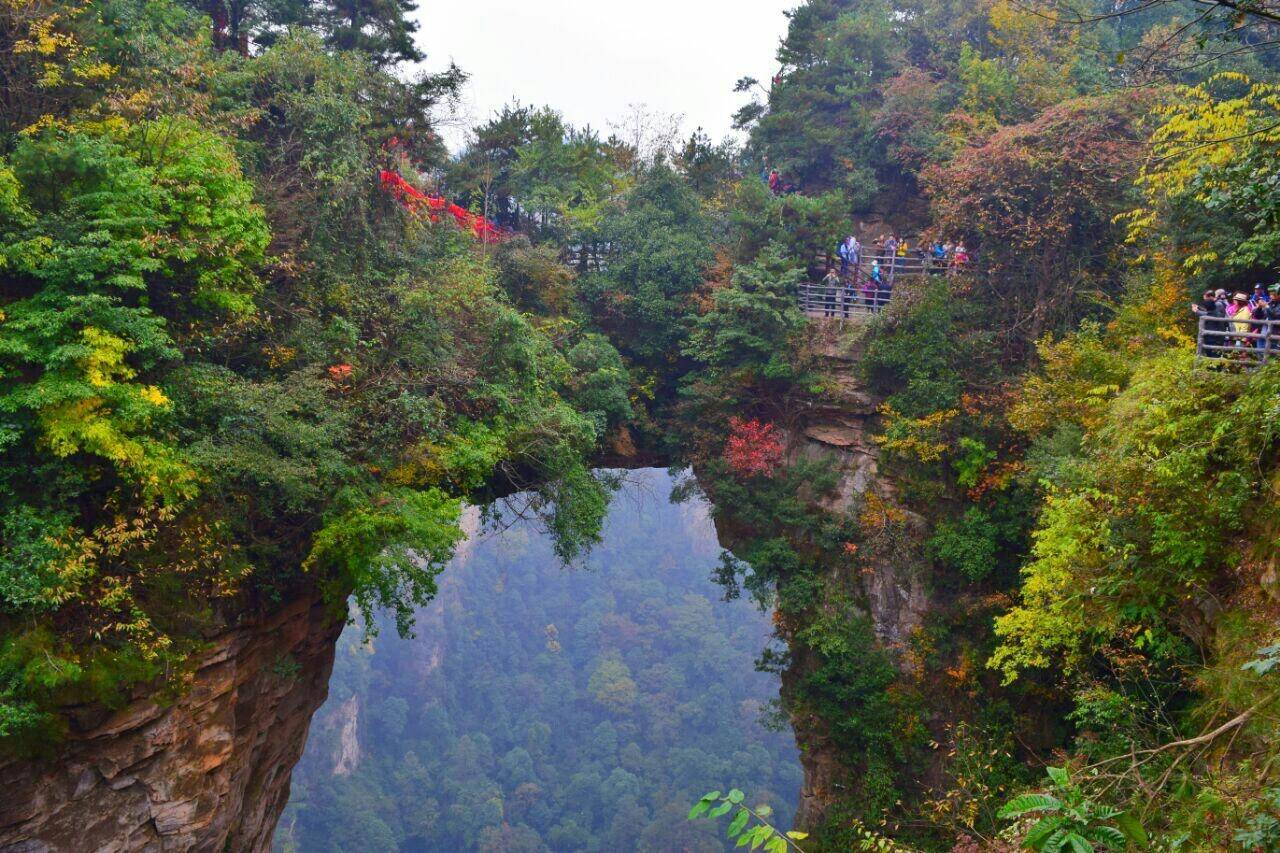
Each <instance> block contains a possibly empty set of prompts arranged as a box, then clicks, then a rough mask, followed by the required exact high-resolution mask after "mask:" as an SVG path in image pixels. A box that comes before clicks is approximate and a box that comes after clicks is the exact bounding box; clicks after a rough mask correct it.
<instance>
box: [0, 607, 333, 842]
mask: <svg viewBox="0 0 1280 853" xmlns="http://www.w3.org/2000/svg"><path fill="white" fill-rule="evenodd" d="M342 625H343V620H342V619H341V617H340V616H339V617H338V618H335V615H334V614H333V612H332V610H331V609H329V608H326V607H325V606H324V605H323V604H322V603H321V602H320V601H319V600H318V599H316V598H306V599H301V600H297V601H294V602H291V603H289V604H287V605H286V606H284V607H282V608H279V609H278V610H276V611H275V612H274V613H272V614H271V615H269V616H265V617H261V618H257V619H252V620H247V621H242V622H241V623H239V624H237V625H235V626H232V627H228V628H227V629H225V630H224V631H222V632H220V633H218V634H217V635H215V636H213V637H211V638H210V645H209V648H208V650H207V651H206V652H204V653H203V654H202V655H201V656H200V658H199V661H198V664H197V667H196V671H195V676H194V682H193V683H192V685H191V686H190V689H188V690H187V691H185V692H184V693H183V694H182V695H181V696H179V697H178V698H177V699H175V700H174V701H173V702H172V703H171V704H168V705H162V704H157V702H155V701H154V700H153V698H151V697H147V696H145V695H141V694H140V695H139V697H138V698H137V699H136V700H135V701H133V702H132V703H130V704H129V705H127V706H125V707H124V708H122V709H120V710H118V711H115V712H109V711H106V710H104V709H101V708H84V709H79V711H80V713H78V714H73V718H75V719H76V720H77V722H76V724H75V725H74V727H73V731H72V732H71V735H70V737H69V738H68V739H67V741H66V742H65V743H64V744H63V746H62V747H61V749H60V750H59V752H58V753H57V754H56V755H55V756H52V757H50V758H47V759H42V760H38V761H8V762H5V761H2V760H0V791H3V792H4V793H3V795H0V853H46V851H47V853H64V851H65V853H81V851H102V852H103V853H107V851H110V853H126V852H127V851H149V853H150V851H157V853H158V852H159V851H164V853H168V851H210V853H213V851H219V852H220V851H235V853H258V851H267V850H269V849H270V847H271V836H272V832H273V831H274V829H275V825H276V821H277V819H278V818H279V816H280V812H281V810H282V809H283V808H284V806H285V803H286V802H287V800H288V798H289V777H290V773H291V771H292V769H293V766H294V765H295V764H296V763H297V761H298V759H299V758H300V757H301V755H302V749H303V746H304V744H305V743H306V739H307V729H308V726H309V725H310V722H311V716H312V714H313V713H314V712H315V710H316V709H317V708H318V707H319V706H320V704H321V703H322V702H323V701H324V698H325V696H326V694H327V692H328V682H329V674H330V671H331V670H332V668H333V654H334V644H335V642H336V640H337V638H338V635H339V633H341V630H342Z"/></svg>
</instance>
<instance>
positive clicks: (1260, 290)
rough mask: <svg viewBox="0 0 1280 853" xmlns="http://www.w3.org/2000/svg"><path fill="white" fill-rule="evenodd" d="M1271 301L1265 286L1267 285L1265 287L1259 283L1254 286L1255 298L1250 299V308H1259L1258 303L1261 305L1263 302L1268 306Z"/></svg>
mask: <svg viewBox="0 0 1280 853" xmlns="http://www.w3.org/2000/svg"><path fill="white" fill-rule="evenodd" d="M1270 301H1271V300H1270V299H1269V298H1268V297H1267V288H1266V286H1265V285H1263V284H1261V283H1259V284H1255V285H1254V286H1253V296H1250V297H1249V307H1250V308H1257V307H1258V303H1259V302H1261V303H1262V304H1264V305H1266V304H1267V303H1269V302H1270Z"/></svg>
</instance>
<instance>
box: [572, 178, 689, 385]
mask: <svg viewBox="0 0 1280 853" xmlns="http://www.w3.org/2000/svg"><path fill="white" fill-rule="evenodd" d="M599 231H600V234H601V236H602V238H603V240H604V241H605V242H607V243H608V245H609V247H610V257H609V263H608V267H607V269H605V270H604V271H601V272H598V273H591V274H590V275H588V276H586V277H585V278H584V279H583V281H582V283H581V289H582V296H583V299H584V300H585V301H586V303H587V306H588V308H589V309H590V311H591V314H592V316H593V318H594V319H595V321H596V323H597V324H598V325H599V327H600V328H601V329H602V330H603V331H605V332H606V333H608V334H609V335H610V337H611V339H612V340H613V341H614V343H615V344H616V345H617V346H618V348H619V349H620V350H621V352H622V353H623V355H625V356H626V357H627V358H629V359H630V360H632V361H633V362H635V363H638V364H641V365H644V366H646V367H649V368H652V369H666V370H670V369H671V368H672V367H673V366H674V365H673V362H674V361H675V359H676V358H677V357H678V355H679V353H680V351H681V348H682V346H683V345H684V342H685V340H686V339H687V338H688V334H689V322H688V319H687V317H688V314H689V312H690V309H691V308H692V303H691V300H692V297H693V294H694V293H695V292H696V291H697V290H698V289H699V288H700V287H701V286H702V282H703V270H704V268H705V267H706V266H707V265H708V264H709V263H710V262H711V253H710V250H709V248H708V245H707V224H706V221H705V219H704V218H703V215H702V213H701V210H700V208H699V205H698V198H697V196H696V195H694V194H693V192H692V190H690V189H689V188H688V187H687V186H686V185H685V184H684V182H683V181H682V180H681V179H680V177H679V176H678V175H677V174H676V173H675V172H674V171H672V170H671V169H670V168H668V167H666V166H655V167H654V168H653V169H651V170H650V171H649V172H648V173H647V174H646V175H644V176H643V177H642V179H641V180H640V182H639V183H638V184H637V185H636V186H635V187H634V188H633V189H632V190H631V191H630V192H629V193H627V195H626V196H625V198H624V199H623V200H622V202H621V204H620V205H619V206H618V207H617V208H616V209H611V210H610V211H609V213H608V214H607V215H606V217H605V219H604V220H603V221H602V223H601V225H600V229H599Z"/></svg>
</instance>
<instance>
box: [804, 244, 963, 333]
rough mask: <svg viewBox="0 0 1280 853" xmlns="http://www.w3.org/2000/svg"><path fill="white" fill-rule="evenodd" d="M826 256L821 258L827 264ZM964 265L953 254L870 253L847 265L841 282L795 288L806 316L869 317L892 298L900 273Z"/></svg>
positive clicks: (929, 272) (934, 271) (946, 272)
mask: <svg viewBox="0 0 1280 853" xmlns="http://www.w3.org/2000/svg"><path fill="white" fill-rule="evenodd" d="M828 263H829V259H827V258H826V257H825V256H824V257H823V258H822V259H820V262H819V263H818V266H826V265H827V264H828ZM876 263H879V265H880V281H879V282H876V281H873V280H872V278H871V271H872V266H873V264H876ZM963 266H964V265H963V264H957V263H956V262H955V260H954V259H953V258H934V257H932V256H921V255H918V254H916V255H905V256H901V255H872V256H866V257H863V258H861V259H859V261H858V263H857V264H856V265H850V267H849V272H848V274H847V275H846V276H845V277H844V279H843V280H842V283H841V284H836V285H830V284H823V283H816V284H815V283H812V282H806V283H804V284H801V285H800V287H799V292H798V299H799V303H800V310H801V311H803V312H804V313H805V315H806V316H808V317H827V318H830V317H836V318H840V319H844V318H852V317H869V316H871V315H874V314H878V313H880V312H881V311H882V310H884V307H885V306H886V305H888V304H889V303H890V302H891V301H892V299H893V285H894V281H895V280H896V279H897V278H899V277H901V276H920V275H950V274H952V273H954V272H956V271H957V270H958V269H961V268H962V267H963Z"/></svg>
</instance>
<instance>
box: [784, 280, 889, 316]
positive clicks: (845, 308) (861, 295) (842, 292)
mask: <svg viewBox="0 0 1280 853" xmlns="http://www.w3.org/2000/svg"><path fill="white" fill-rule="evenodd" d="M892 298H893V291H892V290H891V289H889V288H887V287H879V288H868V287H865V286H854V284H853V282H852V281H850V282H848V283H846V284H842V285H830V284H810V283H807V282H806V283H804V284H801V285H800V286H799V301H800V310H801V311H803V312H804V313H805V314H807V315H809V316H810V317H841V318H843V317H851V316H862V315H868V314H878V313H880V311H881V310H883V309H884V307H885V306H886V305H888V304H889V302H890V301H891V299H892Z"/></svg>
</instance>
